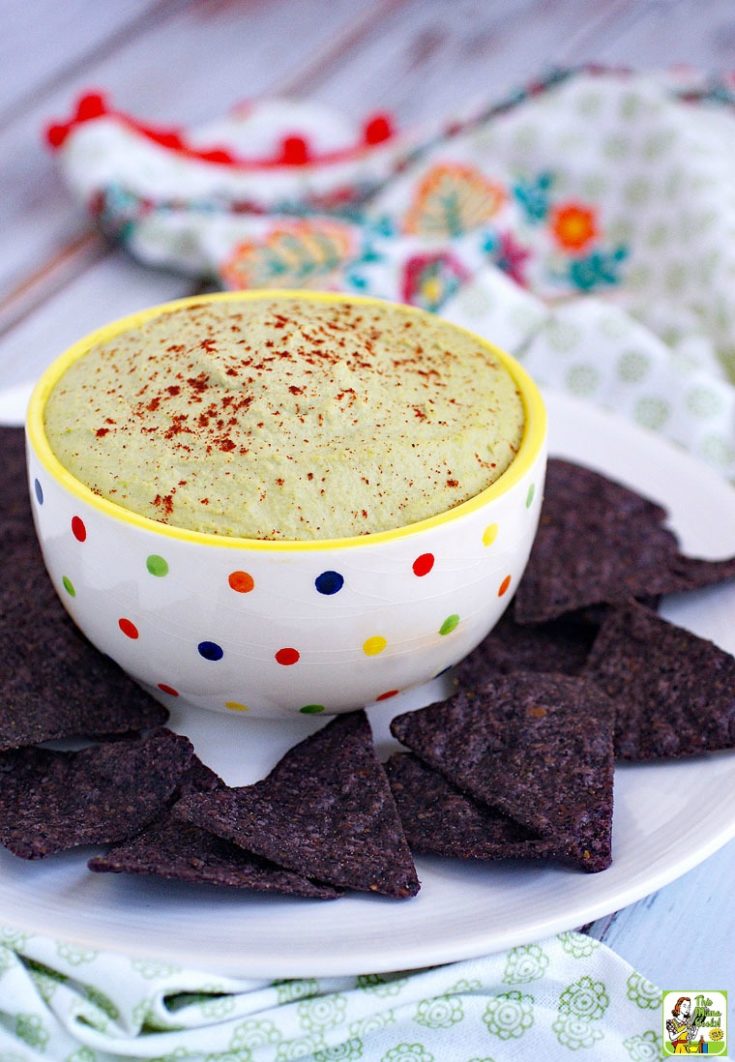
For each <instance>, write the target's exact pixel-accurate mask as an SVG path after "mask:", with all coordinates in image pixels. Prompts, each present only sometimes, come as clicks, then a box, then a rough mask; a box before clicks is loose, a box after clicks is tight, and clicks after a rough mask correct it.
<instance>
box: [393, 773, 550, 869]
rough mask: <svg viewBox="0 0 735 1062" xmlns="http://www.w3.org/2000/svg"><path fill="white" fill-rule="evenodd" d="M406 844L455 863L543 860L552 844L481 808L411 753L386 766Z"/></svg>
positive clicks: (491, 810)
mask: <svg viewBox="0 0 735 1062" xmlns="http://www.w3.org/2000/svg"><path fill="white" fill-rule="evenodd" d="M385 772H386V774H387V775H388V780H389V782H390V786H391V789H392V790H393V796H394V797H395V801H396V807H397V808H398V814H399V815H400V816H401V822H402V823H403V829H404V832H405V834H406V840H407V841H408V844H409V846H410V848H411V849H412V850H413V851H415V852H424V853H427V854H431V855H441V856H452V857H454V858H457V859H506V858H525V859H544V858H549V857H553V856H555V855H558V851H557V849H556V847H555V845H554V842H553V841H550V840H549V839H548V838H541V837H539V835H538V834H537V833H534V832H533V831H532V830H529V829H527V828H526V827H525V826H521V824H520V823H518V822H514V821H513V819H510V818H508V816H507V815H503V814H502V813H501V812H499V811H496V810H494V809H493V808H490V807H488V806H487V805H484V804H480V803H479V802H478V801H476V800H472V798H471V797H468V796H466V795H465V794H464V793H462V792H460V790H459V789H457V788H456V787H455V786H453V785H452V784H451V783H450V782H448V781H447V779H446V778H445V777H444V775H443V774H440V772H439V771H436V770H434V769H433V768H432V767H429V766H427V764H425V763H423V762H422V761H421V760H420V759H419V758H418V756H414V755H413V754H412V753H410V752H396V753H394V754H393V755H392V756H391V758H390V759H389V760H388V762H387V763H386V765H385Z"/></svg>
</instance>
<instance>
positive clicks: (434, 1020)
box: [413, 996, 464, 1029]
mask: <svg viewBox="0 0 735 1062" xmlns="http://www.w3.org/2000/svg"><path fill="white" fill-rule="evenodd" d="M463 1018H464V1009H463V1007H462V1004H461V1003H460V1001H459V1000H458V999H456V998H455V997H453V996H437V997H436V998H435V999H422V1000H421V1002H420V1003H419V1005H418V1007H417V1009H416V1014H415V1015H414V1019H413V1020H414V1021H416V1022H418V1023H419V1025H425V1026H426V1028H427V1029H451V1027H452V1026H453V1025H456V1024H457V1022H460V1021H462V1019H463Z"/></svg>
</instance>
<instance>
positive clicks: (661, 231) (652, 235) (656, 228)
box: [646, 221, 671, 247]
mask: <svg viewBox="0 0 735 1062" xmlns="http://www.w3.org/2000/svg"><path fill="white" fill-rule="evenodd" d="M670 238H671V229H670V228H669V226H668V225H667V224H666V223H665V222H664V221H659V222H657V223H656V224H655V225H652V226H651V228H650V229H649V230H648V235H647V237H646V242H647V243H648V246H649V247H663V245H664V244H665V243H668V241H669V240H670Z"/></svg>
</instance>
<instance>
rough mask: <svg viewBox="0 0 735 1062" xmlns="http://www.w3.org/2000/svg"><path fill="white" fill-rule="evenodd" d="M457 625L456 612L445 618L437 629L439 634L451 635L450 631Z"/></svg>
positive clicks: (457, 617)
mask: <svg viewBox="0 0 735 1062" xmlns="http://www.w3.org/2000/svg"><path fill="white" fill-rule="evenodd" d="M458 624H459V616H458V615H457V613H456V612H454V613H452V615H451V616H447V618H446V619H445V620H444V622H443V623H442V625H441V627H440V628H439V634H451V633H452V631H453V630H455V629H456V627H457V626H458Z"/></svg>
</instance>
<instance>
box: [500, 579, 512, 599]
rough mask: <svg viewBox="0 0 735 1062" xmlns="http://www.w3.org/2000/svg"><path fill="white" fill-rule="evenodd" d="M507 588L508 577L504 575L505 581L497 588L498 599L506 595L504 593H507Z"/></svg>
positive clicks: (508, 583) (508, 584)
mask: <svg viewBox="0 0 735 1062" xmlns="http://www.w3.org/2000/svg"><path fill="white" fill-rule="evenodd" d="M509 586H510V576H509V575H506V577H505V579H503V581H502V583H501V584H500V586H499V587H498V597H502V596H503V594H505V593H506V591H507V589H508V587H509Z"/></svg>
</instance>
